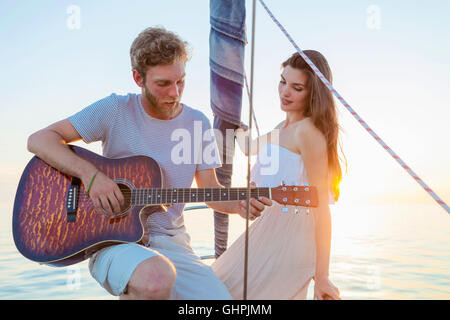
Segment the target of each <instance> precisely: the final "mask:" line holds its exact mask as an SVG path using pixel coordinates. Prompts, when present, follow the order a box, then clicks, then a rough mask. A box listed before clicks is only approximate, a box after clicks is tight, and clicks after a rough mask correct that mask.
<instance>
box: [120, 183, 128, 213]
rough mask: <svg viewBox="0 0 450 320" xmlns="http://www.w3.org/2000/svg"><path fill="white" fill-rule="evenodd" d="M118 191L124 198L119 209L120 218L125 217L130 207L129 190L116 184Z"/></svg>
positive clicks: (124, 185)
mask: <svg viewBox="0 0 450 320" xmlns="http://www.w3.org/2000/svg"><path fill="white" fill-rule="evenodd" d="M117 185H118V186H119V189H120V191H121V192H122V194H123V197H124V198H125V201H124V202H123V205H122V206H121V207H120V214H119V215H120V216H122V215H125V214H126V213H127V212H128V210H129V209H130V207H131V189H130V187H128V186H127V185H126V184H123V183H118V184H117Z"/></svg>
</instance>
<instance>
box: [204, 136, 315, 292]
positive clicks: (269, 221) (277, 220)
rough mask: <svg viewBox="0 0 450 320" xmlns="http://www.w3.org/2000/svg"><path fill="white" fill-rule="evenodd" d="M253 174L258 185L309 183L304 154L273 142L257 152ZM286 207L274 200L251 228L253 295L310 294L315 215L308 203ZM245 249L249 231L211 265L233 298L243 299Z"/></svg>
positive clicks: (249, 288)
mask: <svg viewBox="0 0 450 320" xmlns="http://www.w3.org/2000/svg"><path fill="white" fill-rule="evenodd" d="M264 159H266V160H268V159H272V160H273V161H272V163H271V164H268V162H269V161H263V160H264ZM274 161H278V166H277V163H275V162H274ZM277 167H278V168H277ZM274 168H275V169H274ZM276 169H277V170H276ZM274 172H276V173H274ZM251 177H252V180H253V181H255V182H256V183H257V185H258V187H277V186H279V185H280V184H281V182H282V181H284V183H285V184H286V185H308V182H307V178H306V172H305V169H304V163H303V159H302V157H301V155H299V154H296V153H294V152H292V151H290V150H288V149H286V148H283V147H281V146H279V145H276V144H271V143H269V144H266V145H265V146H264V147H263V148H261V150H260V152H259V153H258V158H257V161H256V163H255V165H254V166H253V168H252V172H251ZM282 208H283V206H282V205H280V204H278V203H276V202H275V201H273V205H272V206H271V207H266V209H265V210H264V211H263V212H262V214H261V216H260V217H259V218H257V219H256V220H255V221H254V222H253V223H252V224H251V225H250V227H249V238H248V239H249V240H248V242H249V246H248V273H247V299H249V300H263V299H273V300H275V299H283V300H287V299H306V296H307V290H308V286H309V283H310V281H311V279H312V277H313V276H314V272H315V261H316V252H315V237H314V229H315V228H314V216H313V214H312V213H309V214H307V210H306V208H304V207H298V213H296V212H295V209H296V207H294V206H287V208H288V212H282ZM244 251H245V232H244V233H243V234H242V235H241V236H240V237H239V238H238V239H236V241H235V242H233V244H231V246H230V247H229V248H228V249H227V250H226V251H225V252H224V253H223V254H222V255H221V256H220V257H219V258H218V259H217V260H216V261H214V263H213V264H212V268H213V270H214V272H215V273H216V275H217V276H218V277H219V279H220V280H221V281H222V282H223V283H224V284H225V285H226V286H227V288H228V290H229V292H230V294H231V295H232V297H233V298H234V299H243V287H244Z"/></svg>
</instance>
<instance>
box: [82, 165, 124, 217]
mask: <svg viewBox="0 0 450 320" xmlns="http://www.w3.org/2000/svg"><path fill="white" fill-rule="evenodd" d="M94 174H95V171H94V172H91V173H90V174H86V175H85V176H84V177H83V178H82V181H83V184H84V187H85V190H86V191H87V189H88V187H89V184H90V183H91V180H92V177H93V176H94ZM89 197H90V198H91V200H92V202H93V203H94V207H95V209H96V211H97V212H99V213H105V211H106V214H107V215H108V216H109V217H110V218H114V217H115V216H117V215H118V214H120V212H121V209H120V208H121V206H123V205H124V201H125V199H124V196H123V194H122V192H121V191H120V189H119V186H118V185H117V184H116V183H115V182H114V181H113V180H112V179H110V178H109V177H108V176H106V175H105V174H104V173H103V172H101V171H99V172H98V173H97V175H96V176H95V178H94V181H93V182H92V185H91V189H90V190H89Z"/></svg>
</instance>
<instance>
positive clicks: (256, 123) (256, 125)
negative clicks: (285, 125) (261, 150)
mask: <svg viewBox="0 0 450 320" xmlns="http://www.w3.org/2000/svg"><path fill="white" fill-rule="evenodd" d="M244 83H245V88H246V89H247V97H248V99H249V100H250V90H249V89H248V81H247V76H246V75H245V73H244ZM252 108H253V106H252ZM252 112H253V121H255V128H256V132H257V133H258V137H260V136H261V134H260V133H259V126H258V122H257V121H256V116H255V110H253V111H252Z"/></svg>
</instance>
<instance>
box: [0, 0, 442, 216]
mask: <svg viewBox="0 0 450 320" xmlns="http://www.w3.org/2000/svg"><path fill="white" fill-rule="evenodd" d="M265 3H266V4H267V6H268V7H269V8H270V9H271V10H272V12H273V14H274V15H275V16H276V17H277V18H278V19H279V21H280V22H281V23H282V24H283V25H284V27H285V28H286V29H287V30H288V31H289V33H290V35H291V36H292V38H293V39H294V40H295V41H296V43H297V44H298V45H299V47H300V48H302V49H315V50H318V51H320V52H322V53H323V54H324V56H325V57H326V58H327V60H328V62H329V64H330V66H331V69H332V71H333V78H334V81H333V84H334V87H335V88H336V90H337V91H338V92H339V93H340V94H341V95H342V96H343V97H344V99H346V100H347V102H348V103H349V104H350V105H351V106H352V108H353V109H355V111H356V112H357V113H358V114H359V115H360V116H361V117H362V118H363V119H364V120H365V121H366V122H367V123H368V124H369V126H370V127H371V128H372V129H373V130H374V131H375V132H376V133H377V134H378V135H379V136H380V137H381V138H382V139H383V140H384V141H385V142H386V143H387V144H388V145H389V146H390V147H391V148H392V149H393V150H394V151H395V152H396V153H397V154H398V155H399V156H400V157H401V158H402V159H403V160H404V161H405V162H406V164H407V165H409V166H410V167H411V168H412V169H413V170H414V171H415V172H416V173H417V174H418V175H419V177H421V178H422V179H423V180H424V181H425V182H426V183H427V184H428V185H429V186H430V187H431V189H433V190H434V191H435V192H436V193H437V194H438V195H439V196H440V197H441V198H442V199H443V200H444V201H445V202H447V203H449V202H450V182H449V181H450V166H449V163H450V148H449V146H450V143H449V137H450V134H449V131H448V123H449V116H450V90H449V85H450V37H449V36H448V35H449V34H450V20H449V19H448V14H449V13H450V2H448V1H442V0H441V1H436V0H431V1H426V2H425V1H417V0H416V1H409V2H404V1H402V2H400V1H387V0H374V1H365V0H360V1H353V0H352V1H350V0H343V1H332V0H322V1H315V2H311V1H308V2H307V1H299V0H281V1H280V0H266V1H265ZM246 5H247V29H248V30H247V31H248V41H249V42H251V41H255V73H254V75H255V78H254V79H255V84H254V90H255V91H254V111H255V114H256V118H257V121H258V125H259V127H260V130H261V133H265V132H268V131H270V130H272V129H273V128H274V127H275V126H276V125H277V124H278V123H279V122H280V121H282V120H283V113H282V112H281V111H280V109H279V99H278V93H277V85H278V81H279V75H280V72H281V71H280V64H281V62H282V61H284V60H285V59H286V58H287V57H288V56H290V55H291V54H292V53H293V52H295V49H294V48H293V47H292V45H291V44H290V43H289V41H288V40H287V39H286V38H285V37H284V35H283V34H282V33H281V31H280V30H279V29H278V28H277V26H276V25H275V24H274V23H273V22H272V21H271V19H270V18H269V16H268V15H267V14H266V12H265V11H264V9H263V7H262V6H261V5H260V4H259V3H257V7H256V29H255V31H256V37H255V39H251V12H252V1H249V0H246ZM156 25H161V26H164V27H165V28H167V29H169V30H171V31H174V32H175V33H177V34H178V35H179V36H181V37H182V38H183V39H184V40H186V41H188V42H189V44H190V46H191V48H192V57H191V60H190V61H189V62H188V64H187V67H186V72H187V78H186V87H185V90H184V94H183V102H184V103H186V104H187V105H190V106H192V107H195V108H197V109H199V110H201V111H203V112H204V113H205V114H206V115H207V116H208V117H209V119H211V120H212V114H211V110H210V106H209V64H208V58H209V42H208V38H209V30H210V25H209V1H207V0H194V1H181V0H167V1H156V0H147V1H144V0H133V1H123V0H122V1H119V0H96V1H87V0H71V1H66V0H58V1H56V0H45V1H44V0H43V1H12V0H0V43H1V50H0V70H1V76H0V90H1V92H0V119H1V122H2V125H1V126H0V143H1V147H2V150H3V152H2V157H1V158H0V181H1V184H0V191H1V192H0V208H1V209H2V210H7V211H8V210H11V208H12V204H13V201H14V196H15V191H16V188H17V184H18V181H19V179H20V175H21V173H22V171H23V169H24V167H25V165H26V163H27V162H28V161H29V160H30V159H31V157H32V154H31V153H29V152H28V151H27V149H26V143H27V138H28V136H29V135H30V134H32V133H33V132H35V131H37V130H39V129H41V128H43V127H46V126H48V125H50V124H51V123H53V122H56V121H58V120H61V119H64V118H67V117H68V116H70V115H72V114H74V113H75V112H77V111H79V110H81V109H82V108H84V107H85V106H87V105H89V104H91V103H93V102H95V101H97V100H99V99H101V98H103V97H105V96H107V95H110V94H111V93H112V92H115V93H117V94H126V93H128V92H139V88H138V87H137V86H136V84H135V83H134V81H133V79H132V74H131V67H130V58H129V48H130V45H131V43H132V41H133V40H134V38H135V37H136V36H137V34H138V33H139V32H140V31H142V30H143V29H144V28H146V27H149V26H156ZM246 72H247V74H250V45H247V49H246ZM337 105H338V109H339V116H340V123H341V127H342V128H343V132H342V144H343V152H344V154H345V157H346V160H347V167H346V169H345V168H344V177H343V182H342V184H341V200H342V201H343V202H347V203H353V202H362V203H422V204H435V202H434V200H433V199H432V198H431V197H430V196H429V195H428V194H426V193H425V191H423V189H422V188H421V187H420V186H419V185H418V184H417V183H416V182H415V181H414V180H413V179H412V178H411V177H410V176H409V175H408V174H407V173H406V172H405V171H404V170H403V169H402V168H401V167H400V166H399V165H398V164H397V163H396V162H395V161H394V160H393V159H392V158H391V156H390V155H389V154H388V153H387V152H386V151H384V150H383V148H381V147H380V146H379V145H378V143H376V141H375V140H374V139H373V138H372V137H371V136H370V135H369V134H368V133H367V132H366V131H365V130H364V129H363V128H362V127H361V126H360V125H359V124H358V123H357V121H356V120H355V119H354V118H353V117H351V115H350V114H349V112H348V111H347V110H346V109H345V108H344V107H343V106H342V105H341V104H340V103H339V102H338V103H337ZM242 120H243V121H244V122H246V123H248V101H247V99H246V96H245V95H244V103H243V109H242ZM254 134H255V133H254ZM80 145H83V144H80ZM84 146H85V147H86V148H90V149H91V150H94V151H98V152H101V149H100V145H99V144H94V145H88V146H86V145H84ZM236 163H237V165H236V166H235V177H234V185H236V186H241V185H243V183H244V182H245V180H244V177H245V172H244V170H245V169H246V160H245V158H244V157H243V156H242V155H241V154H239V153H238V154H237V155H236ZM11 213H12V212H8V214H11ZM442 213H443V214H445V212H444V211H442Z"/></svg>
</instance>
